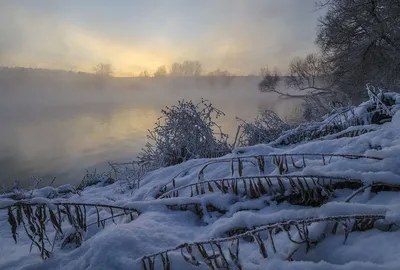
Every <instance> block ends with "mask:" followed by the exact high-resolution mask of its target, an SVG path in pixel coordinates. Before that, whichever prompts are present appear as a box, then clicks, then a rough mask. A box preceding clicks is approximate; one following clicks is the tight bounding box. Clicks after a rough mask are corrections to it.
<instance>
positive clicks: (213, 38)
mask: <svg viewBox="0 0 400 270" xmlns="http://www.w3.org/2000/svg"><path fill="white" fill-rule="evenodd" d="M314 2H315V0H118V1H112V0H1V1H0V61H1V62H0V63H3V65H4V64H5V65H9V66H15V65H18V66H28V67H29V66H31V67H42V68H56V69H66V70H82V71H90V70H91V68H92V66H93V65H95V64H96V63H99V62H107V63H111V64H113V66H114V67H115V68H116V73H117V74H119V75H121V76H123V75H126V76H129V75H132V74H135V73H138V72H140V71H141V70H143V69H148V70H149V71H154V70H155V69H156V68H157V67H158V66H160V65H164V64H165V65H167V66H168V65H170V64H171V63H172V62H175V61H183V60H199V61H200V62H202V64H203V68H204V69H205V70H213V69H217V68H221V69H228V70H230V71H232V72H236V73H243V74H246V73H250V72H257V71H258V70H259V68H260V67H262V66H265V65H269V66H278V67H280V68H281V69H283V70H285V69H286V67H287V65H288V63H289V62H290V60H291V58H293V57H294V56H304V55H305V54H306V53H309V52H313V51H315V45H314V39H315V32H316V24H317V18H318V17H319V16H320V15H321V13H318V12H315V5H314Z"/></svg>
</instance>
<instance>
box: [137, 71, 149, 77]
mask: <svg viewBox="0 0 400 270" xmlns="http://www.w3.org/2000/svg"><path fill="white" fill-rule="evenodd" d="M139 77H140V78H149V77H150V73H149V72H148V71H147V69H145V70H143V71H142V72H140V73H139Z"/></svg>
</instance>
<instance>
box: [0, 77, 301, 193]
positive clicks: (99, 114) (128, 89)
mask: <svg viewBox="0 0 400 270" xmlns="http://www.w3.org/2000/svg"><path fill="white" fill-rule="evenodd" d="M37 73H38V74H36V73H35V74H22V75H21V74H17V75H16V74H14V73H12V74H6V75H4V74H2V76H1V80H0V97H1V98H0V138H1V140H0V153H1V154H0V171H1V172H2V173H1V175H0V186H1V185H5V186H8V185H10V184H11V183H12V182H13V181H14V180H17V179H18V180H19V181H20V183H21V185H23V186H29V185H32V184H33V180H32V179H31V178H30V177H31V176H35V177H42V178H43V184H48V183H50V182H51V180H52V179H53V177H57V179H56V182H55V185H56V186H57V185H61V184H65V183H71V184H78V183H79V182H80V181H81V179H82V177H83V176H84V174H85V172H86V170H87V169H88V170H94V169H95V168H96V169H97V171H98V172H102V171H108V169H109V168H108V165H107V162H108V161H114V162H119V161H121V162H122V161H131V160H133V159H134V158H135V157H136V156H137V154H138V152H139V151H140V150H141V148H142V147H143V146H144V144H145V142H146V135H147V130H148V129H152V128H153V126H154V123H155V122H156V120H157V118H158V117H159V116H160V110H161V109H163V108H164V107H165V106H170V105H173V104H176V103H177V102H178V100H180V99H185V100H193V101H200V100H201V98H204V99H207V100H209V101H210V102H212V104H213V105H214V106H215V107H217V108H218V109H220V110H222V111H223V112H224V113H225V116H224V117H222V118H220V119H219V120H218V123H220V124H221V125H222V128H223V131H224V132H226V133H228V134H229V135H231V136H234V135H235V133H236V129H237V125H238V122H237V121H236V119H235V117H236V116H238V117H240V118H242V119H244V120H251V119H253V118H254V117H255V116H256V115H257V113H258V112H259V111H261V110H266V109H270V110H274V111H275V112H277V113H278V115H279V116H281V117H282V118H287V119H288V120H289V121H295V120H296V117H297V116H298V105H299V104H300V101H299V100H284V99H279V98H278V97H277V96H276V95H273V94H266V93H260V92H259V91H258V89H257V83H258V82H259V78H257V77H234V78H230V79H229V80H220V79H218V80H216V79H214V80H211V81H210V80H208V79H207V78H201V79H170V78H166V79H160V80H157V79H148V80H143V79H142V80H138V79H132V78H112V79H110V80H109V81H107V82H101V83H100V82H98V81H95V80H94V78H92V77H90V76H87V75H85V76H83V75H77V74H73V73H68V72H63V73H60V74H55V73H54V72H53V73H51V74H47V73H43V74H40V73H39V72H37Z"/></svg>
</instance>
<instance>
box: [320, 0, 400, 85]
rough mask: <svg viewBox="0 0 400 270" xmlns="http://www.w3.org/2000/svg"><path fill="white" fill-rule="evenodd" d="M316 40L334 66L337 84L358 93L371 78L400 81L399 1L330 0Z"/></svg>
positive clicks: (373, 80)
mask: <svg viewBox="0 0 400 270" xmlns="http://www.w3.org/2000/svg"><path fill="white" fill-rule="evenodd" d="M320 6H321V7H322V8H326V9H327V11H326V14H325V15H324V16H323V17H322V18H321V19H320V20H319V29H318V35H317V40H316V43H317V44H318V45H319V47H320V49H321V51H322V53H323V56H324V58H325V59H326V60H327V62H329V63H330V64H331V66H332V68H333V71H334V72H333V75H334V80H335V84H336V85H338V86H339V87H340V88H345V89H348V91H351V92H353V93H354V92H355V93H357V92H358V91H361V90H362V89H364V87H365V83H367V82H371V83H374V84H377V85H380V86H383V87H386V88H388V87H391V86H395V85H399V78H400V31H399V29H400V1H398V0H359V1H354V0H329V1H325V2H324V3H321V4H320Z"/></svg>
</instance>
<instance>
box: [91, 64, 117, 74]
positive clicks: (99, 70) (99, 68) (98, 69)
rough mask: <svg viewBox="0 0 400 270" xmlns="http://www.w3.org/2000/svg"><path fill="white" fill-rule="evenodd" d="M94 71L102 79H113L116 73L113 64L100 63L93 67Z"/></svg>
mask: <svg viewBox="0 0 400 270" xmlns="http://www.w3.org/2000/svg"><path fill="white" fill-rule="evenodd" d="M93 71H94V73H95V74H96V75H97V76H100V77H111V76H112V75H113V73H114V68H113V66H112V65H111V64H105V63H100V64H97V65H96V66H94V67H93Z"/></svg>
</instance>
